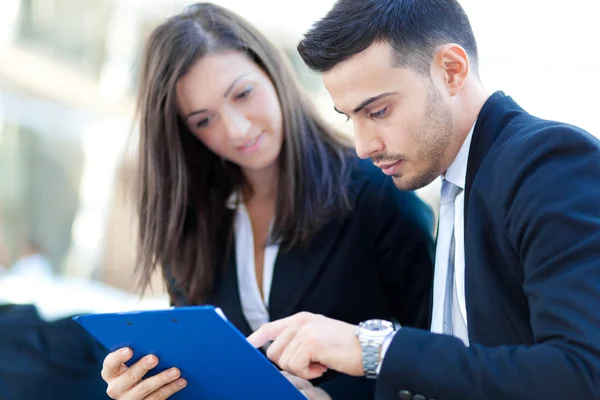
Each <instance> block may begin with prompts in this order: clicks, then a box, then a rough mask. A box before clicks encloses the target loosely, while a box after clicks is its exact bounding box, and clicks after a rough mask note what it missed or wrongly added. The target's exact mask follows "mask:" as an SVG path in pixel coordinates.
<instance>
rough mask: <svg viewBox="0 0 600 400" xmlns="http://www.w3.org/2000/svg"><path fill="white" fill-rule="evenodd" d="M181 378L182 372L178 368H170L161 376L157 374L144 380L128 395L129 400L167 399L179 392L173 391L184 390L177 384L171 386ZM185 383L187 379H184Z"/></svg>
mask: <svg viewBox="0 0 600 400" xmlns="http://www.w3.org/2000/svg"><path fill="white" fill-rule="evenodd" d="M180 376H181V372H180V371H179V370H178V369H177V368H170V369H168V370H166V371H163V372H161V373H160V374H156V375H155V376H153V377H151V378H148V379H144V380H143V381H142V382H140V383H139V384H138V385H137V386H135V387H134V388H133V389H131V391H130V392H129V393H128V394H127V395H128V397H127V399H131V400H134V399H135V400H138V399H148V398H149V399H166V398H167V397H168V396H171V395H172V394H173V393H175V391H177V390H175V391H173V389H177V388H179V390H181V389H183V386H182V387H179V386H177V384H175V385H173V386H172V385H171V384H173V383H176V382H175V381H176V380H177V379H178V378H179V377H180ZM183 381H185V379H183ZM163 395H167V397H164V396H163ZM161 396H163V397H161Z"/></svg>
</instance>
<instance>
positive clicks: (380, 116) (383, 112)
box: [369, 107, 387, 118]
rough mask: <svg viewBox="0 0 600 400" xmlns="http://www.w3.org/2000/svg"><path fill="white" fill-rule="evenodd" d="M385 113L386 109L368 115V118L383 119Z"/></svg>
mask: <svg viewBox="0 0 600 400" xmlns="http://www.w3.org/2000/svg"><path fill="white" fill-rule="evenodd" d="M386 112H387V107H384V108H382V109H381V110H379V111H377V112H373V113H370V114H369V116H370V117H371V118H383V117H384V116H385V113H386Z"/></svg>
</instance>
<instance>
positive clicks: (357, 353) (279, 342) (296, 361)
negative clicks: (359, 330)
mask: <svg viewBox="0 0 600 400" xmlns="http://www.w3.org/2000/svg"><path fill="white" fill-rule="evenodd" d="M355 332H356V326H354V325H350V324H347V323H345V322H340V321H336V320H334V319H330V318H325V317H323V316H322V315H314V314H310V313H306V312H302V313H299V314H296V315H293V316H291V317H288V318H284V319H280V320H278V321H274V322H271V323H268V324H265V325H263V326H262V327H261V328H260V329H258V330H257V331H256V332H254V333H253V334H252V335H250V336H249V337H248V341H249V342H250V343H251V344H252V345H253V346H254V347H257V348H258V347H262V346H263V345H264V344H265V343H267V342H269V341H273V343H272V344H271V345H270V346H269V349H268V350H267V356H268V357H269V358H270V359H271V360H272V361H273V362H275V363H276V364H277V365H279V367H280V368H281V369H283V370H285V371H289V372H291V373H292V374H294V375H296V376H299V377H300V378H303V379H314V378H318V377H320V376H321V375H323V374H324V373H325V372H326V371H327V369H333V370H336V371H339V372H342V373H345V374H348V375H353V376H362V375H364V370H363V365H362V349H361V347H360V343H359V341H358V338H357V337H356V335H355Z"/></svg>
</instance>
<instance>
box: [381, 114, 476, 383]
mask: <svg viewBox="0 0 600 400" xmlns="http://www.w3.org/2000/svg"><path fill="white" fill-rule="evenodd" d="M473 129H475V124H473V126H472V127H471V131H470V132H469V134H468V135H467V137H466V138H465V141H464V142H463V144H462V146H461V148H460V150H459V151H458V154H457V155H456V158H455V159H454V161H453V162H452V164H451V165H450V167H449V168H448V170H447V171H446V173H445V175H444V176H443V178H444V179H446V180H448V181H449V182H450V183H452V184H454V185H456V186H458V187H460V188H461V189H462V190H461V191H460V193H459V194H458V195H457V196H456V199H455V200H454V245H455V250H454V285H453V288H454V293H453V295H454V301H453V302H452V307H453V310H452V317H453V321H452V328H453V335H454V336H456V337H458V338H459V339H461V340H462V341H463V342H464V343H465V345H467V346H468V345H469V333H468V331H467V327H468V324H467V307H466V304H465V221H464V215H465V213H464V210H465V209H464V206H465V181H466V179H467V164H468V161H469V150H470V148H471V139H472V138H473ZM440 222H441V221H440ZM440 228H441V227H440ZM439 231H443V230H442V229H439ZM450 231H452V230H450ZM440 241H441V242H443V243H448V244H449V243H450V238H440V237H439V236H438V237H437V243H439V242H440ZM449 255H450V248H449V245H448V246H441V247H436V252H435V271H434V275H433V311H432V316H431V331H432V332H435V333H443V332H444V299H445V296H446V275H447V273H448V259H449ZM395 334H396V332H393V333H392V334H390V335H389V336H388V337H386V338H385V340H384V342H383V344H382V346H381V356H380V357H381V361H380V363H379V365H378V366H377V371H376V372H377V374H379V372H380V370H381V366H382V365H383V358H384V357H385V353H386V352H387V350H388V348H389V346H390V344H391V343H392V339H393V338H394V335H395Z"/></svg>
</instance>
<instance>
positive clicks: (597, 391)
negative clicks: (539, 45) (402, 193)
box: [377, 92, 600, 400]
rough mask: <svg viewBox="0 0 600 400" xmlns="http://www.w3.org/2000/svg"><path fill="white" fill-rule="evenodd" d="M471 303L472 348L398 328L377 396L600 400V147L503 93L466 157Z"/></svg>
mask: <svg viewBox="0 0 600 400" xmlns="http://www.w3.org/2000/svg"><path fill="white" fill-rule="evenodd" d="M465 296H466V306H467V319H468V331H469V339H470V347H465V346H464V345H463V343H462V342H461V341H460V340H459V339H456V338H454V337H451V336H444V335H437V334H433V333H429V332H426V331H423V330H417V329H411V328H403V329H401V330H400V331H399V332H398V333H397V334H396V336H395V338H394V340H393V341H392V343H391V345H390V348H389V350H388V352H387V354H386V356H385V359H384V363H383V366H382V370H381V375H380V376H379V379H378V385H377V398H378V399H382V400H383V399H398V398H401V399H409V398H413V399H414V398H420V399H423V398H427V399H437V400H476V399H477V400H479V399H487V400H496V399H497V400H500V399H502V400H503V399H511V400H525V399H527V400H536V399H539V400H542V399H544V400H546V399H579V400H582V399H589V400H591V399H599V398H600V142H599V141H598V140H597V139H596V138H594V137H592V136H591V135H590V134H588V133H586V132H585V131H583V130H581V129H579V128H576V127H573V126H569V125H566V124H563V123H558V122H551V121H545V120H541V119H539V118H536V117H533V116H531V115H529V114H528V113H526V112H525V111H524V110H523V109H521V108H520V107H519V106H518V105H517V104H516V103H515V102H514V101H513V100H512V99H511V98H510V97H507V96H505V95H504V94H503V93H501V92H497V93H495V94H493V95H492V96H491V97H490V98H489V99H488V101H487V102H486V103H485V105H484V106H483V108H482V110H481V112H480V114H479V116H478V119H477V123H476V125H475V129H474V132H473V139H472V143H471V149H470V153H469V161H468V167H467V180H466V191H465ZM420 396H421V397H420Z"/></svg>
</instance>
